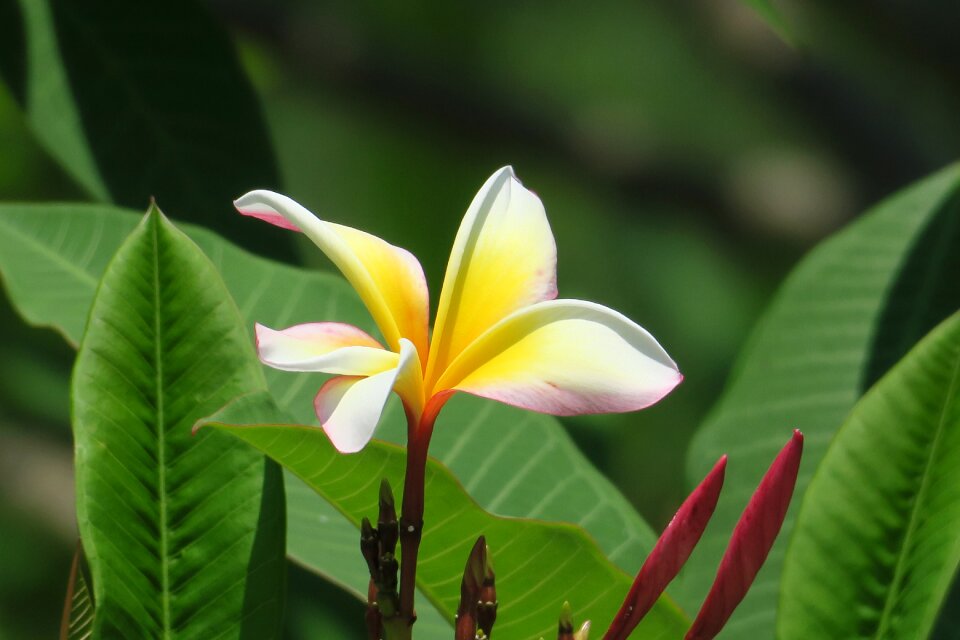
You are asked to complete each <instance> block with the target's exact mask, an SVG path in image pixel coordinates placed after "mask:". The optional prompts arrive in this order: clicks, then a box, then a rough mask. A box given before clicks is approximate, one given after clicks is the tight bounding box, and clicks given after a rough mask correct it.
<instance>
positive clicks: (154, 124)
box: [0, 0, 291, 256]
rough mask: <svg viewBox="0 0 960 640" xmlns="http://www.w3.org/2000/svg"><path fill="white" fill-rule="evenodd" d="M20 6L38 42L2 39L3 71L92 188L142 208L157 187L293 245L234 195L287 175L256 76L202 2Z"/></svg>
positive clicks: (251, 239) (269, 240)
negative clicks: (19, 44)
mask: <svg viewBox="0 0 960 640" xmlns="http://www.w3.org/2000/svg"><path fill="white" fill-rule="evenodd" d="M20 9H21V13H22V18H23V27H24V28H23V34H25V43H26V51H25V52H21V51H15V50H14V49H13V47H10V46H6V47H3V48H0V55H4V56H5V57H7V58H9V57H10V56H13V58H14V59H13V60H9V59H7V60H5V61H4V62H3V63H0V71H4V72H5V75H6V79H7V81H8V83H9V84H10V85H11V86H12V88H13V94H14V95H15V96H21V97H22V98H23V99H22V101H21V105H22V107H23V109H24V110H25V112H26V117H27V120H28V122H29V123H30V125H31V128H32V129H33V131H34V133H35V135H36V136H37V138H38V139H39V140H40V142H41V143H42V144H43V145H44V147H45V148H46V149H47V150H48V151H49V153H50V154H51V155H52V156H53V157H54V158H55V159H56V160H57V161H58V162H60V163H61V164H62V165H63V167H64V168H65V169H66V170H67V172H68V173H69V174H70V175H71V176H72V177H73V178H74V179H75V180H76V181H77V182H78V183H79V184H80V185H81V186H82V187H84V189H86V190H87V191H88V192H89V193H90V194H91V195H92V196H93V197H94V198H95V199H97V200H102V201H112V202H115V203H117V204H122V205H126V206H131V207H135V208H140V207H143V206H145V205H146V204H147V202H148V200H149V198H150V197H151V196H157V197H158V198H159V199H160V202H161V204H162V205H163V206H164V207H165V208H167V209H168V210H170V211H178V212H180V214H181V215H182V216H188V217H190V219H192V220H194V221H197V222H202V223H203V224H205V225H206V226H209V227H211V228H215V229H218V230H219V231H220V232H221V233H223V234H224V235H226V236H228V237H231V238H234V239H235V240H237V241H239V242H241V243H243V244H246V245H248V246H255V247H257V248H258V249H260V250H262V251H266V252H272V253H274V254H277V255H285V256H286V255H290V248H291V244H290V242H289V239H288V238H286V237H284V236H283V235H282V234H281V233H280V232H279V230H274V229H267V228H263V227H262V226H258V225H256V224H254V223H252V222H248V223H241V222H237V221H236V219H235V217H234V216H233V215H232V214H231V207H230V202H231V200H232V199H233V198H235V197H237V195H239V194H240V193H243V192H244V191H245V190H248V189H249V188H250V187H251V185H257V186H264V187H276V186H277V185H278V183H279V178H278V174H277V168H276V165H275V162H274V160H273V151H272V148H271V144H270V141H269V138H268V135H267V131H266V125H265V123H264V120H263V117H262V114H261V111H260V107H259V104H258V102H257V98H256V96H255V95H254V92H253V89H252V87H251V85H250V82H249V80H248V79H247V77H246V75H245V74H244V72H243V70H242V69H241V67H240V64H239V61H238V60H237V57H236V55H235V52H234V50H233V46H232V43H231V42H230V41H229V39H228V37H227V34H226V33H225V32H224V31H223V29H221V28H220V26H219V25H217V24H216V23H215V22H214V20H213V18H212V17H211V16H210V15H209V13H208V12H207V11H206V10H205V9H204V8H203V7H202V5H201V3H198V2H194V1H192V0H171V1H164V2H160V1H153V0H151V1H146V2H137V3H117V2H111V1H110V0H90V1H87V0H83V1H78V0H20ZM10 13H13V10H10ZM9 17H10V18H15V17H16V16H14V15H11V16H9ZM9 29H10V30H13V29H14V27H12V26H11V27H9ZM24 57H26V65H25V70H26V72H25V73H22V72H21V69H22V68H23V66H22V63H18V59H19V60H22V59H23V58H24ZM227 106H228V108H225V107H227Z"/></svg>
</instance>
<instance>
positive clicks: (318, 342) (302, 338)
mask: <svg viewBox="0 0 960 640" xmlns="http://www.w3.org/2000/svg"><path fill="white" fill-rule="evenodd" d="M256 332H257V353H258V354H259V355H260V360H261V361H262V362H263V363H264V364H266V365H268V366H271V367H273V368H274V369H282V370H283V371H319V372H323V373H333V374H337V375H348V376H370V375H374V374H376V373H380V372H381V371H385V370H387V369H393V368H394V367H396V366H397V362H398V356H397V354H396V353H393V352H391V351H387V350H386V349H384V348H383V347H382V346H380V343H379V342H377V341H376V340H374V339H373V338H372V337H370V336H369V335H368V334H367V333H365V332H364V331H362V330H361V329H358V328H357V327H354V326H352V325H349V324H343V323H340V322H311V323H307V324H298V325H295V326H293V327H289V328H288V329H284V330H283V331H276V330H274V329H270V328H269V327H265V326H263V325H261V324H257V325H256Z"/></svg>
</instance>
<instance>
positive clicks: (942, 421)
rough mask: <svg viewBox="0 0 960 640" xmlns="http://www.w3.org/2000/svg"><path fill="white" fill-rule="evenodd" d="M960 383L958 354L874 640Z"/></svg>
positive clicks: (887, 617)
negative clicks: (951, 403)
mask: <svg viewBox="0 0 960 640" xmlns="http://www.w3.org/2000/svg"><path fill="white" fill-rule="evenodd" d="M958 381H960V353H958V354H956V358H955V363H954V365H953V373H952V374H951V376H950V384H949V385H948V386H947V392H946V394H945V395H944V400H943V405H942V407H941V409H940V418H939V421H938V424H937V432H936V435H934V438H933V444H932V445H931V446H930V454H929V455H928V456H927V464H926V465H925V466H924V469H923V478H922V479H921V481H920V490H919V491H918V492H917V498H916V500H914V502H913V505H912V507H911V508H910V518H909V520H908V523H907V531H906V533H905V534H904V536H903V543H902V544H901V550H902V552H901V553H900V554H898V556H897V565H896V568H895V569H894V573H893V580H892V581H891V584H890V590H889V591H887V597H886V600H885V602H884V606H883V611H882V612H881V615H880V624H879V625H877V632H876V634H875V635H874V638H883V637H884V634H885V633H886V632H887V630H888V629H889V627H890V624H891V619H892V615H891V611H892V609H893V604H894V597H895V596H896V595H899V593H900V584H901V582H902V581H903V574H904V571H905V568H904V562H905V558H906V555H907V550H908V549H909V547H910V542H911V541H912V539H913V536H914V534H915V533H916V530H917V520H918V518H917V514H918V512H919V510H920V506H921V505H922V504H924V503H925V500H926V495H927V491H928V489H929V486H930V469H931V467H932V466H933V462H932V461H933V460H934V458H935V457H936V455H937V451H938V450H939V447H940V441H941V439H942V437H943V432H944V431H945V427H946V418H947V408H948V407H949V406H950V402H951V399H952V398H953V397H954V396H955V395H956V389H957V383H958Z"/></svg>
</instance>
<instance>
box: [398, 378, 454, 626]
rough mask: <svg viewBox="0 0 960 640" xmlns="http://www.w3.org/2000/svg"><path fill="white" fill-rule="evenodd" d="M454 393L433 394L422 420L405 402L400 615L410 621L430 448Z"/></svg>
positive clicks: (413, 614) (414, 617)
mask: <svg viewBox="0 0 960 640" xmlns="http://www.w3.org/2000/svg"><path fill="white" fill-rule="evenodd" d="M452 394H453V392H452V391H448V392H443V393H440V394H438V395H436V396H434V397H432V398H431V399H430V401H429V402H427V406H426V407H425V408H424V410H423V414H422V415H421V416H420V418H419V420H418V419H417V417H416V415H415V414H414V413H412V412H411V411H410V409H409V408H408V407H407V406H406V405H404V411H405V412H406V414H407V469H406V474H405V476H404V481H403V504H402V505H401V506H400V616H401V617H403V618H404V619H406V620H409V624H413V622H414V620H416V615H415V613H414V606H413V601H414V595H415V593H416V584H417V555H418V554H419V553H420V538H421V536H422V534H423V504H424V495H423V487H424V479H425V476H426V471H427V449H429V447H430V437H431V436H432V435H433V425H434V423H435V422H436V420H437V414H438V413H439V412H440V409H441V408H442V407H443V405H444V403H446V401H447V400H448V399H449V398H450V396H451V395H452Z"/></svg>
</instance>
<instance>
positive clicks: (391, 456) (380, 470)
mask: <svg viewBox="0 0 960 640" xmlns="http://www.w3.org/2000/svg"><path fill="white" fill-rule="evenodd" d="M278 418H279V419H282V416H280V415H279V411H278V410H277V408H276V406H275V405H274V403H273V400H272V398H271V397H270V395H269V394H253V395H250V396H244V397H241V398H239V399H238V400H237V401H235V402H234V403H231V404H230V405H228V406H227V407H225V408H224V410H223V411H221V412H220V413H218V414H217V415H214V416H212V417H211V418H209V419H206V420H204V421H203V422H202V423H201V425H207V424H209V425H212V426H213V427H215V428H217V429H220V430H223V431H226V432H229V433H231V434H233V435H235V436H237V437H238V438H240V439H242V440H244V441H246V442H248V443H250V444H252V445H253V446H255V447H257V448H258V449H260V450H261V451H263V452H264V453H266V454H267V455H269V456H270V457H272V458H273V459H275V460H277V461H278V462H280V463H281V464H283V465H284V467H286V468H287V469H289V470H291V471H292V472H293V473H295V474H296V475H297V476H299V477H300V478H301V479H302V480H304V482H306V484H308V485H309V486H310V487H311V488H313V489H314V490H315V491H317V492H318V493H319V494H321V495H322V496H323V497H324V498H325V499H326V500H327V501H329V502H330V503H331V504H333V505H334V506H335V507H336V508H337V509H338V510H340V511H341V513H343V514H344V515H345V516H347V518H348V519H349V520H350V521H351V522H353V523H354V525H359V522H360V519H361V518H363V517H364V516H367V517H370V515H371V514H375V513H376V512H377V498H378V495H379V492H378V489H377V487H378V486H379V483H380V479H381V478H383V477H386V478H387V479H389V480H390V483H391V485H392V486H393V487H394V490H395V491H396V492H398V493H399V492H401V489H400V487H402V484H403V483H402V481H403V468H404V459H405V454H404V451H403V449H402V448H400V447H397V446H395V445H390V444H387V443H383V442H379V441H374V442H373V443H371V444H370V445H368V446H367V447H366V448H365V449H364V450H363V451H362V452H360V453H357V454H351V455H343V454H340V453H338V452H337V451H336V450H335V449H334V448H333V446H332V445H331V444H330V441H329V440H328V439H327V437H326V435H325V434H324V433H323V431H322V430H321V429H319V428H317V427H311V426H301V425H290V424H288V423H287V424H285V423H284V422H279V421H278ZM203 431H204V429H203V428H201V429H200V432H201V433H202V432H203ZM425 493H426V509H425V512H424V520H425V527H424V534H423V541H422V543H421V547H420V560H419V563H418V565H417V583H418V585H419V587H420V589H421V591H422V592H423V593H425V594H426V595H427V596H428V597H429V598H430V600H431V601H432V602H433V603H434V604H435V605H436V606H437V608H438V609H439V610H440V611H441V612H442V613H443V614H444V615H445V616H446V617H447V619H448V620H452V618H453V615H454V613H455V611H456V608H457V604H458V602H459V600H460V579H461V577H462V575H463V564H464V562H465V558H466V557H467V556H468V555H469V553H470V549H471V547H472V546H473V544H474V543H475V542H476V539H477V537H478V536H479V535H481V534H482V535H484V536H485V537H486V539H487V544H488V546H489V547H490V550H491V553H492V554H493V558H494V564H495V566H496V567H497V597H498V600H499V601H500V607H499V609H498V614H497V625H496V631H497V633H498V634H499V635H503V637H508V638H535V637H538V636H541V635H542V636H546V635H548V634H549V633H550V632H551V631H552V630H553V629H554V628H555V625H556V622H555V619H556V612H557V610H558V607H559V605H560V603H562V602H563V601H564V600H570V601H573V602H577V603H579V604H578V606H577V610H578V612H582V613H580V615H583V616H584V617H587V618H590V619H591V620H593V621H594V624H596V625H597V626H598V627H600V628H604V627H605V626H606V625H607V624H609V621H610V620H611V619H612V618H613V615H614V613H615V612H616V609H617V606H618V604H619V602H620V600H621V598H622V597H623V594H624V593H626V591H627V590H628V589H629V588H630V582H631V581H630V578H629V577H628V576H627V575H626V574H625V573H623V572H622V571H621V570H619V569H617V568H616V567H615V566H614V565H612V564H611V563H610V562H609V561H608V560H607V559H606V558H604V556H603V554H602V552H601V551H600V549H599V548H598V547H597V546H596V543H594V542H593V541H592V540H591V539H590V538H589V536H587V535H586V534H585V532H584V531H583V530H581V529H579V528H577V527H574V526H571V525H566V524H554V523H544V522H538V521H535V520H520V519H511V518H501V517H496V516H492V515H490V514H488V513H487V512H485V511H483V510H482V509H481V508H480V507H479V505H477V504H476V502H474V501H473V500H472V499H471V498H470V497H469V496H468V495H467V494H466V492H465V491H464V490H463V488H462V487H461V485H460V483H459V482H457V480H456V478H455V477H454V476H453V474H452V473H450V471H449V470H447V469H446V468H445V467H443V465H440V464H438V463H437V462H436V461H431V462H430V463H429V464H428V468H427V475H426V485H425ZM355 553H356V554H359V552H358V551H356V552H355ZM686 627H687V621H686V619H685V618H684V616H683V615H682V614H681V613H680V612H679V610H678V609H676V607H675V606H674V605H672V604H671V603H669V601H666V600H661V601H660V602H659V603H658V604H657V605H656V606H655V607H654V608H653V610H652V611H651V612H650V614H649V615H648V616H647V618H645V619H644V621H643V622H642V623H641V625H640V627H638V630H637V632H636V634H637V635H636V637H638V638H660V637H663V638H679V637H682V634H683V632H684V631H685V630H686Z"/></svg>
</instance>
